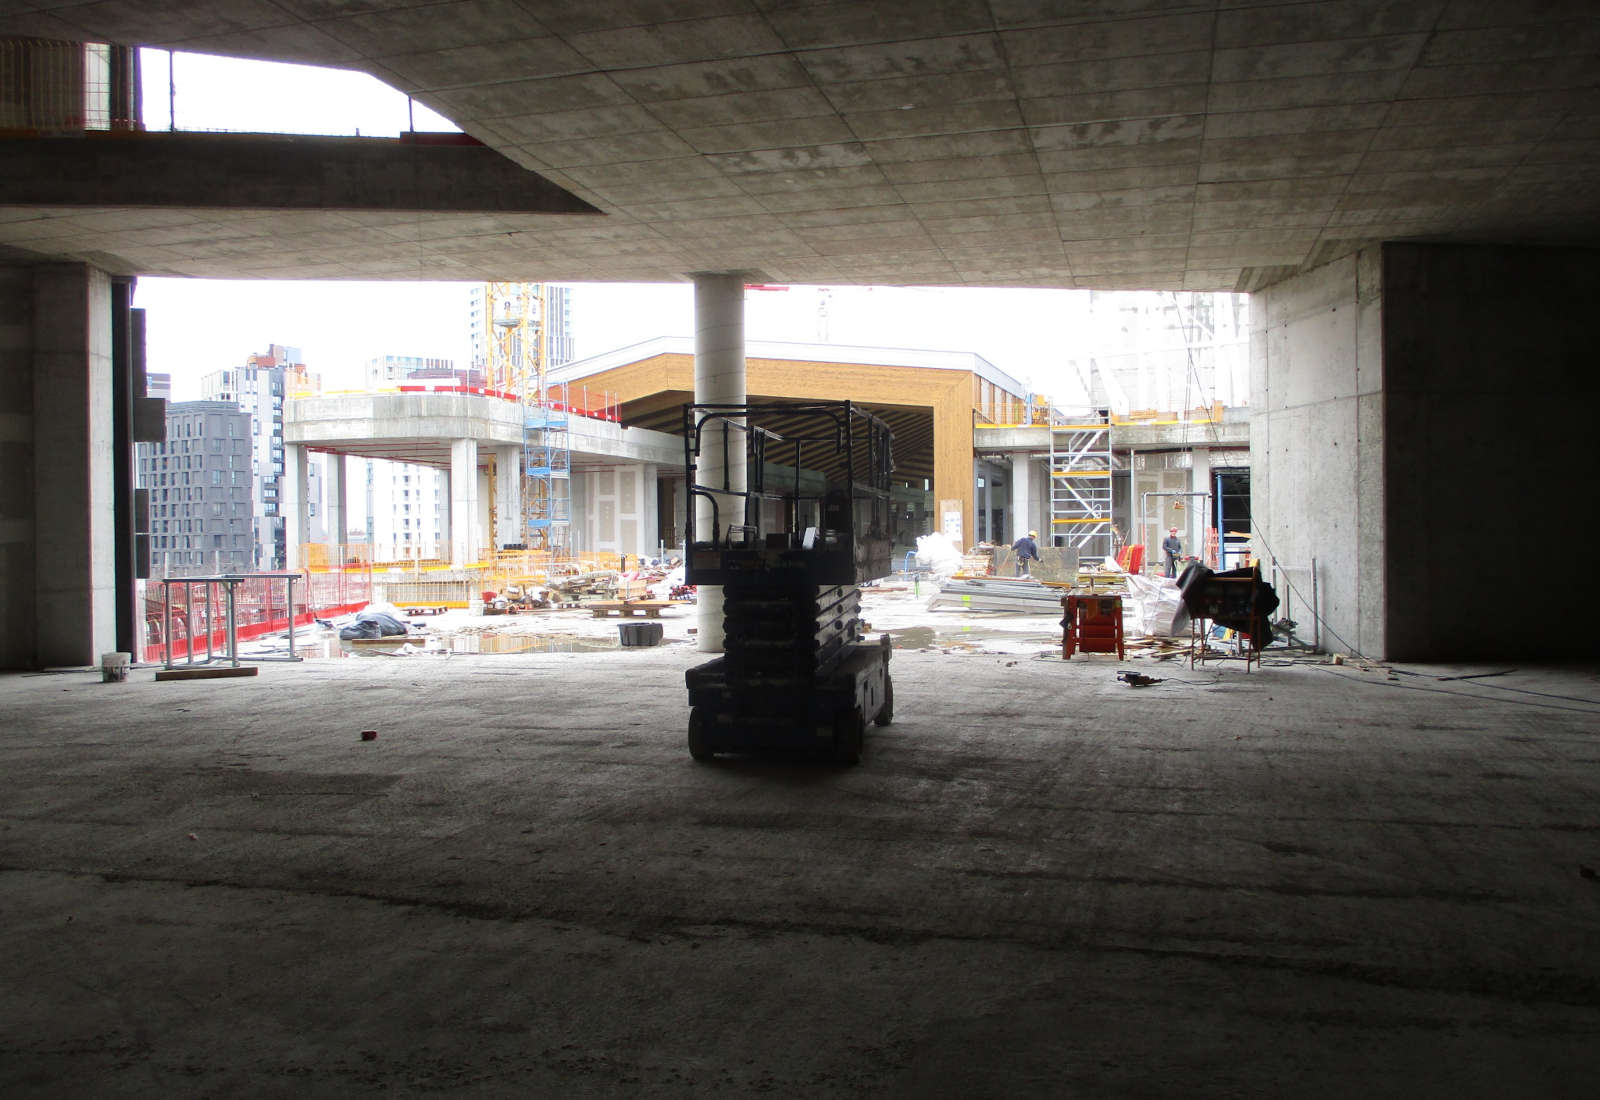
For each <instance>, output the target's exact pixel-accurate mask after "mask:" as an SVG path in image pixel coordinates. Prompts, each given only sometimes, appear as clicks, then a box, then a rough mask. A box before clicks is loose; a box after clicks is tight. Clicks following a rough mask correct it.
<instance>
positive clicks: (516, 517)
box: [494, 446, 528, 550]
mask: <svg viewBox="0 0 1600 1100" xmlns="http://www.w3.org/2000/svg"><path fill="white" fill-rule="evenodd" d="M494 461H495V498H496V499H495V502H494V507H495V513H496V515H497V518H498V521H499V527H500V529H499V530H498V531H496V532H495V535H494V547H495V549H496V550H498V549H500V547H502V546H504V545H506V544H507V543H526V542H527V541H528V535H527V532H526V531H524V530H523V527H522V448H521V447H517V446H510V447H496V448H495V449H494Z"/></svg>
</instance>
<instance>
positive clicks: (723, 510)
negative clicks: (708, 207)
mask: <svg viewBox="0 0 1600 1100" xmlns="http://www.w3.org/2000/svg"><path fill="white" fill-rule="evenodd" d="M694 399H695V401H696V402H698V403H702V404H720V405H742V404H744V402H745V400H746V397H745V365H744V278H743V277H742V276H740V275H734V274H729V273H726V272H717V273H710V272H700V273H698V274H696V275H695V276H694ZM727 431H728V430H727V428H726V427H725V426H712V427H709V428H708V429H707V430H706V431H705V432H704V433H703V435H702V437H701V449H700V464H699V474H698V477H699V480H700V483H701V484H715V485H721V484H722V482H723V472H724V467H723V462H722V447H723V439H722V437H723V435H724V434H727ZM727 442H728V445H729V448H730V454H731V455H732V456H734V461H733V463H732V465H731V466H730V467H729V468H728V469H727V471H726V472H727V482H728V488H730V489H736V490H740V491H743V490H744V488H745V473H746V471H745V462H744V448H745V439H744V433H743V432H739V433H738V435H737V438H732V437H730V438H729V439H728V441H727ZM742 501H743V498H742V497H736V496H719V498H718V500H717V507H718V509H719V510H720V520H713V518H712V508H711V501H709V500H707V499H706V498H704V497H696V498H695V514H694V530H695V538H696V539H699V540H707V539H710V538H716V539H718V540H720V539H721V538H722V537H723V535H724V533H725V532H726V531H727V528H728V524H730V523H743V522H744V519H743V514H744V513H743V511H742V508H741V504H742ZM718 526H720V527H721V529H722V530H721V531H718V530H717V527H718ZM695 608H696V613H695V618H696V621H697V625H698V627H699V629H698V631H697V633H696V635H695V636H696V638H697V639H698V642H699V649H700V651H701V652H702V653H721V652H722V587H721V586H720V585H701V586H700V589H699V592H698V593H697V595H696V601H695Z"/></svg>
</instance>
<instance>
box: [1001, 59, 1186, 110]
mask: <svg viewBox="0 0 1600 1100" xmlns="http://www.w3.org/2000/svg"><path fill="white" fill-rule="evenodd" d="M1210 79H1211V53H1210V51H1209V50H1185V51H1182V52H1179V53H1164V54H1161V55H1160V56H1159V57H1157V58H1154V59H1152V58H1150V57H1109V58H1100V59H1095V60H1090V61H1069V62H1058V63H1055V64H1045V65H1013V68H1012V80H1013V81H1014V82H1015V87H1016V94H1017V96H1018V98H1020V99H1043V98H1049V97H1053V96H1063V95H1083V94H1088V93H1102V92H1118V91H1127V90H1131V89H1140V88H1160V87H1167V86H1171V85H1184V84H1187V85H1191V86H1194V85H1204V84H1205V83H1206V82H1207V81H1209V80H1210Z"/></svg>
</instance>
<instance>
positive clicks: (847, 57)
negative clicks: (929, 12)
mask: <svg viewBox="0 0 1600 1100" xmlns="http://www.w3.org/2000/svg"><path fill="white" fill-rule="evenodd" d="M799 57H800V61H801V63H802V64H803V65H804V66H805V68H806V71H807V72H808V73H810V74H811V77H812V78H813V79H814V80H816V81H817V83H819V84H821V85H823V86H824V87H826V86H827V85H830V84H844V83H853V82H858V81H863V80H881V79H884V78H888V77H901V76H928V75H931V74H934V73H959V72H971V71H973V70H981V69H996V70H1003V69H1004V68H1005V67H1006V60H1005V59H1003V58H1002V57H1001V55H1000V50H999V42H998V41H997V40H996V39H995V37H994V36H993V35H988V34H963V35H954V36H951V37H948V38H919V39H911V40H902V41H898V42H879V43H874V44H872V45H866V46H847V47H844V48H841V49H831V50H829V49H823V50H807V51H805V52H804V53H801V54H800V55H799Z"/></svg>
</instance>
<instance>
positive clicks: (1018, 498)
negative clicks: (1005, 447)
mask: <svg viewBox="0 0 1600 1100" xmlns="http://www.w3.org/2000/svg"><path fill="white" fill-rule="evenodd" d="M1032 475H1033V456H1032V455H1027V454H1019V455H1013V456H1012V459H1011V539H1010V541H1011V542H1016V541H1017V540H1018V539H1020V538H1021V537H1022V536H1023V535H1025V534H1027V533H1028V532H1029V531H1031V530H1033V529H1034V524H1033V515H1034V512H1033V501H1032V500H1031V499H1030V498H1031V494H1032V491H1033V489H1032V483H1033V477H1032ZM1041 539H1042V541H1041V542H1040V545H1041V546H1049V545H1050V540H1049V538H1046V537H1043V536H1041Z"/></svg>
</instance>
